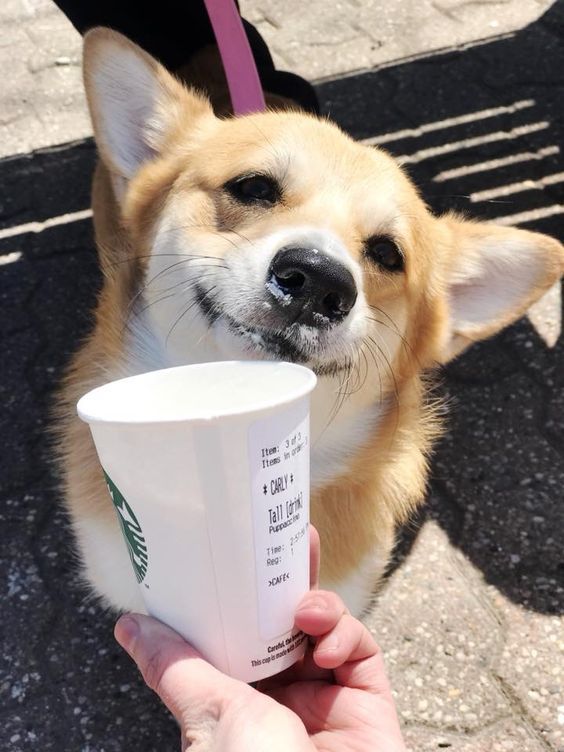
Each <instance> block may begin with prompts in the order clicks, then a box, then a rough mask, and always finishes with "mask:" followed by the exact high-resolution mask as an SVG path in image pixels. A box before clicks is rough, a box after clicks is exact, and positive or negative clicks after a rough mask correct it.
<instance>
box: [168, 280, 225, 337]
mask: <svg viewBox="0 0 564 752" xmlns="http://www.w3.org/2000/svg"><path fill="white" fill-rule="evenodd" d="M216 289H217V285H214V286H213V287H210V289H209V290H207V291H206V292H205V293H204V295H203V298H207V296H208V295H210V294H211V293H212V292H213V291H214V290H216ZM197 303H198V300H197V299H195V300H192V301H191V303H190V305H189V306H187V307H186V308H185V309H184V310H183V311H182V313H181V314H180V315H179V316H178V318H177V319H176V321H175V322H174V324H173V325H172V326H171V328H170V329H169V331H168V334H167V335H166V339H165V345H168V342H169V340H170V338H171V336H172V333H173V332H174V330H175V328H176V327H177V326H178V324H179V323H180V321H181V320H182V319H183V318H184V316H186V314H187V313H189V312H190V311H191V310H192V308H193V307H194V306H195V305H196V304H197Z"/></svg>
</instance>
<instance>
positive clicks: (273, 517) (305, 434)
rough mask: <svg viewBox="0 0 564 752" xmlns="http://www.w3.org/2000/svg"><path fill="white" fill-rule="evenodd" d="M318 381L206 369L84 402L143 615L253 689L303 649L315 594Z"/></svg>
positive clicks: (253, 370) (160, 375)
mask: <svg viewBox="0 0 564 752" xmlns="http://www.w3.org/2000/svg"><path fill="white" fill-rule="evenodd" d="M315 383H316V378H315V376H314V374H313V373H312V372H311V371H309V370H308V369H307V368H303V367H301V366H297V365H293V364H290V363H275V362H224V363H205V364H202V365H194V366H182V367H179V368H170V369H166V370H162V371H153V372H151V373H146V374H143V375H141V376H133V377H131V378H127V379H122V380H120V381H114V382H112V383H110V384H107V385H105V386H102V387H99V388H98V389H94V390H93V391H91V392H89V393H88V394H86V395H85V396H84V397H83V398H82V399H81V400H80V401H79V403H78V414H79V416H80V417H81V418H82V420H84V421H86V422H87V423H88V424H89V425H90V429H91V431H92V436H93V437H94V442H95V444H96V449H97V452H98V457H99V458H100V463H101V465H102V467H103V469H104V472H105V474H106V480H107V483H108V488H109V490H110V493H111V496H112V499H113V501H114V505H115V507H116V510H117V512H118V519H119V521H120V524H121V528H122V532H123V533H124V538H125V540H126V543H127V545H128V549H129V554H130V558H131V562H132V565H133V568H134V571H135V574H136V576H137V580H138V582H139V587H140V589H141V593H142V595H143V600H144V602H145V605H146V608H147V612H148V613H149V614H151V615H153V616H155V617H157V618H158V619H160V620H161V621H163V622H165V623H166V624H168V625H170V626H171V627H172V628H173V629H175V630H176V631H177V632H179V633H180V634H181V635H182V636H183V637H184V638H185V639H187V640H188V641H189V642H190V643H192V644H193V645H194V646H195V647H196V648H197V649H198V650H199V651H200V652H201V653H202V654H203V655H204V656H205V657H206V658H207V659H208V660H209V661H210V662H211V663H213V664H214V666H216V667H217V668H219V669H220V670H221V671H224V672H225V673H227V674H229V675H230V676H233V677H235V678H237V679H241V680H243V681H247V682H249V681H256V680H258V679H261V678H263V677H266V676H271V675H272V674H275V673H278V672H279V671H282V670H283V669H284V668H286V667H287V666H290V665H292V664H293V663H294V662H295V661H296V660H297V659H298V658H299V657H301V656H302V655H303V653H304V650H305V641H304V636H303V634H301V633H299V632H297V631H296V630H295V629H294V628H293V622H294V613H295V609H296V606H297V604H298V602H299V601H300V599H301V597H302V596H303V595H304V593H305V592H306V591H307V590H308V587H309V535H308V525H309V395H310V392H311V391H312V389H313V388H314V386H315Z"/></svg>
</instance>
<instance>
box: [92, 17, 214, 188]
mask: <svg viewBox="0 0 564 752" xmlns="http://www.w3.org/2000/svg"><path fill="white" fill-rule="evenodd" d="M84 85H85V89H86V95H87V99H88V106H89V108H90V115H91V117H92V123H93V125H94V135H95V137H96V144H97V146H98V149H99V151H100V155H101V157H102V160H103V162H104V163H105V164H106V166H107V167H108V169H109V170H110V172H111V173H112V174H113V176H114V177H116V176H117V177H118V178H119V179H122V180H125V181H127V180H129V179H130V178H132V177H133V175H134V174H135V173H136V172H137V170H138V169H139V168H140V167H141V166H142V165H143V164H144V163H145V162H147V161H149V160H151V159H154V158H155V157H157V156H159V155H160V154H161V153H162V152H163V151H164V150H165V149H166V147H167V145H168V144H169V143H170V142H171V141H172V139H173V138H174V135H175V134H176V133H179V132H181V131H185V130H187V129H190V128H193V127H194V126H195V125H196V123H197V122H198V121H201V120H202V119H203V118H208V119H213V117H214V116H213V113H212V109H211V106H210V104H209V102H208V101H207V100H206V99H205V98H204V97H202V96H200V95H199V94H197V93H196V92H195V91H191V90H188V89H186V88H185V87H184V86H183V85H182V84H181V83H180V82H179V81H177V80H176V79H175V78H174V77H173V76H172V75H171V74H170V73H168V71H167V70H166V69H165V68H164V67H163V66H162V65H161V64H160V63H158V62H157V61H156V60H155V59H154V58H153V57H151V55H148V54H147V53H146V52H144V51H143V50H142V49H141V48H140V47H138V46H137V45H136V44H134V43H133V42H131V41H130V40H129V39H127V38H126V37H124V36H122V35H121V34H118V33H117V32H115V31H112V30H110V29H104V28H97V29H92V30H91V31H89V32H88V34H86V36H85V39H84Z"/></svg>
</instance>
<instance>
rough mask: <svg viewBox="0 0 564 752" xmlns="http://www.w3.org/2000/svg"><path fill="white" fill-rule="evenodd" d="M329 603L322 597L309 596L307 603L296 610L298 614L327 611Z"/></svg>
mask: <svg viewBox="0 0 564 752" xmlns="http://www.w3.org/2000/svg"><path fill="white" fill-rule="evenodd" d="M326 610H327V601H326V600H325V598H323V597H322V596H320V595H312V596H309V597H308V598H307V600H306V602H305V603H302V604H300V605H299V606H298V608H297V609H296V613H299V612H300V611H326Z"/></svg>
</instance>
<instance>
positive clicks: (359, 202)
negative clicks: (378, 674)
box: [58, 29, 564, 615]
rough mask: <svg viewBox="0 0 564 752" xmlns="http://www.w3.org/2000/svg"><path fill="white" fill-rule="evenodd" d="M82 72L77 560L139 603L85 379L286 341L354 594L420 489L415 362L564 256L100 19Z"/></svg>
mask: <svg viewBox="0 0 564 752" xmlns="http://www.w3.org/2000/svg"><path fill="white" fill-rule="evenodd" d="M84 77H85V87H86V92H87V97H88V104H89V108H90V112H91V116H92V122H93V126H94V133H95V138H96V143H97V146H98V150H99V155H100V163H99V166H98V169H97V172H96V176H95V180H94V189H93V209H94V225H95V234H96V242H97V247H98V251H99V257H100V263H101V267H102V271H103V276H104V282H103V288H102V290H101V292H100V295H99V299H98V303H97V307H96V310H95V325H94V327H93V331H92V332H91V334H90V335H89V337H88V338H87V340H86V341H85V342H84V343H83V345H82V346H81V348H80V350H79V351H78V352H77V354H76V355H75V357H74V359H73V361H72V363H71V365H70V368H69V370H68V373H67V375H66V379H65V383H64V386H63V388H62V391H61V395H60V398H59V402H58V435H59V447H60V460H61V463H62V469H63V482H64V494H65V501H66V507H67V509H68V512H69V516H70V520H71V523H72V528H73V531H74V535H75V537H76V542H77V546H78V550H79V554H80V559H81V561H82V565H83V573H84V577H85V579H86V581H87V582H88V583H89V584H90V586H91V588H92V589H93V590H94V592H95V593H96V594H97V595H98V596H100V597H101V598H102V600H103V602H104V603H105V605H107V606H110V607H113V608H116V609H119V610H121V609H128V610H136V611H142V610H143V603H142V601H141V597H140V593H139V588H138V586H137V582H136V578H135V575H134V572H133V569H132V567H131V564H130V560H129V556H128V553H127V550H126V547H125V546H124V544H123V540H122V538H121V532H120V527H119V524H118V521H117V518H116V514H115V511H114V509H113V506H112V502H111V499H110V496H109V494H108V491H107V488H106V486H105V483H104V477H103V473H102V469H101V467H100V465H99V463H98V459H97V456H96V451H95V449H94V445H93V442H92V439H91V437H90V431H89V429H88V426H87V425H85V424H84V423H82V422H81V421H80V420H79V419H78V418H77V417H76V402H77V401H78V399H79V398H80V397H81V396H82V395H83V394H84V393H85V392H87V391H88V390H90V389H92V388H94V387H96V386H99V385H102V384H104V383H106V382H108V381H111V380H113V379H118V378H122V377H125V376H129V375H134V374H139V373H142V372H146V371H150V370H154V369H160V368H166V367H170V366H177V365H184V364H191V363H203V362H213V361H221V360H238V359H249V360H265V359H266V360H285V361H293V362H295V363H302V364H305V365H307V366H309V368H311V369H312V370H313V371H314V372H315V373H316V374H317V377H318V383H317V386H316V388H315V390H314V393H313V396H312V414H311V431H312V435H311V468H312V477H311V482H312V499H311V519H312V523H313V524H314V525H315V526H316V528H317V529H318V531H319V534H320V537H321V550H322V565H321V583H322V586H323V587H326V588H329V589H332V590H335V591H337V592H338V593H339V594H340V595H341V596H342V597H343V599H344V601H345V603H346V604H347V606H348V608H349V609H350V610H351V612H352V613H354V614H357V615H358V614H361V613H362V612H363V610H364V609H365V608H366V607H367V605H368V604H369V601H370V598H371V595H372V594H373V592H374V590H375V587H376V586H377V584H378V581H379V579H380V578H381V576H382V574H383V572H384V570H385V568H386V564H387V563H388V561H389V558H390V553H391V551H392V547H393V545H394V531H395V530H396V528H397V526H398V524H399V523H401V522H403V521H405V520H406V519H408V518H409V515H410V514H411V513H412V512H413V510H414V509H415V508H416V507H417V506H418V505H419V504H421V502H422V500H423V498H424V494H425V486H426V478H427V474H428V457H429V452H430V449H431V447H432V444H433V440H434V439H435V438H436V436H437V434H438V433H439V431H440V423H441V410H437V408H436V405H434V404H433V400H432V399H431V398H430V395H429V388H428V379H427V375H428V374H429V373H430V372H431V371H432V370H433V369H434V368H435V367H436V365H437V364H438V363H445V362H447V361H449V360H450V359H451V358H454V357H455V356H457V355H458V354H459V353H461V352H462V351H463V350H465V348H467V347H468V346H469V345H471V344H472V343H473V342H475V341H477V340H481V339H483V338H486V337H489V336H490V335H492V334H494V333H495V332H497V331H499V330H500V329H502V328H503V327H505V326H507V325H508V324H510V323H511V322H513V321H515V320H516V319H518V318H519V317H520V316H522V315H523V313H524V312H525V311H526V310H527V308H528V307H529V306H530V305H531V304H532V303H533V302H534V301H535V300H537V299H538V298H539V297H540V296H541V295H542V294H543V293H544V292H545V291H546V290H547V289H548V288H549V287H550V286H551V285H552V284H553V283H554V282H555V281H556V280H557V279H558V278H559V277H560V276H561V275H562V273H563V270H564V249H563V247H562V245H561V244H560V243H559V242H558V241H556V240H554V239H552V238H550V237H547V236H545V235H542V234H539V233H535V232H528V231H525V230H519V229H513V228H507V227H496V226H494V225H492V224H488V223H483V222H475V221H470V220H468V219H466V218H463V217H460V216H456V215H454V214H447V215H446V216H442V217H436V216H434V215H433V214H432V213H431V212H430V211H429V209H428V208H427V207H426V205H425V204H424V202H423V201H422V199H421V198H420V196H419V195H418V192H417V190H416V188H415V187H414V186H413V184H412V183H411V181H410V180H409V178H408V176H407V175H406V174H405V172H404V171H403V170H402V169H401V167H400V166H399V165H398V164H397V163H396V161H395V160H394V159H393V158H392V157H391V156H389V155H388V154H387V153H386V152H385V151H382V150H381V149H378V148H373V147H367V146H363V145H361V144H358V143H356V142H354V141H353V140H352V139H351V138H350V137H349V136H347V135H346V134H345V133H343V132H342V131H341V130H340V129H339V128H338V127H337V126H336V125H334V124H332V123H330V122H329V121H327V120H326V119H320V118H317V117H315V116H312V115H309V114H304V113H301V112H299V111H298V110H296V109H293V108H292V106H291V104H290V103H287V102H283V101H280V100H278V101H276V102H274V107H273V108H270V109H269V110H268V111H266V112H261V113H256V114H251V115H248V116H244V117H230V116H227V115H225V113H223V114H222V115H221V116H218V114H217V110H218V109H219V110H221V105H219V106H216V111H214V107H213V106H212V104H211V103H210V100H209V99H208V98H206V97H205V96H203V95H202V94H201V93H198V91H196V90H195V89H193V88H190V87H189V86H187V85H186V83H188V84H189V83H190V74H189V71H185V72H183V74H182V77H183V78H184V81H182V80H180V79H179V78H178V77H173V76H172V75H171V74H170V73H169V72H167V71H166V70H165V69H164V68H163V67H162V66H161V65H160V64H159V63H158V62H157V61H155V60H154V59H153V58H152V57H151V56H149V55H148V54H146V53H145V52H144V51H142V50H141V49H139V48H138V47H137V46H136V45H134V44H133V43H132V42H130V41H129V40H127V39H126V38H124V37H123V36H121V35H119V34H117V33H115V32H112V31H109V30H107V29H95V30H93V31H91V32H89V33H88V35H87V36H86V39H85V49H84ZM196 78H197V77H196ZM222 97H223V100H222V101H225V95H224V93H223V94H218V99H217V100H216V101H219V100H221V98H222ZM212 98H213V95H212Z"/></svg>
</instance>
